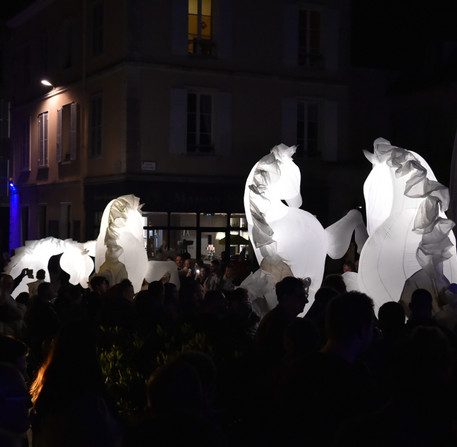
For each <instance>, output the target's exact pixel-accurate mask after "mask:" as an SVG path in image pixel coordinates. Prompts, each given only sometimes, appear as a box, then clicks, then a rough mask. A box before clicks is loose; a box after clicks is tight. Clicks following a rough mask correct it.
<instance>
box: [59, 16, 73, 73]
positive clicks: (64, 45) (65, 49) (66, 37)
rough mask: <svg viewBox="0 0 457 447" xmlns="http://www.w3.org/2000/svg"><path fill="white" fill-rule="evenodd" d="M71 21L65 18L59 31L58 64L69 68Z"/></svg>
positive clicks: (71, 42)
mask: <svg viewBox="0 0 457 447" xmlns="http://www.w3.org/2000/svg"><path fill="white" fill-rule="evenodd" d="M73 35H74V32H73V22H72V20H71V19H68V18H67V19H65V20H64V21H63V23H62V25H61V31H60V66H61V68H64V69H65V68H70V67H71V66H72V65H73Z"/></svg>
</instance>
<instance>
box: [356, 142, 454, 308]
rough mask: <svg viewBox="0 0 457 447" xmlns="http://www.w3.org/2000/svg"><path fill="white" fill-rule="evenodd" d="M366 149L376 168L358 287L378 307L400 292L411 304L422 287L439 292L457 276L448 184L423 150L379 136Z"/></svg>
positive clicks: (368, 194) (369, 182)
mask: <svg viewBox="0 0 457 447" xmlns="http://www.w3.org/2000/svg"><path fill="white" fill-rule="evenodd" d="M364 153H365V156H366V157H367V159H368V160H369V161H371V163H372V164H373V169H372V171H371V173H370V174H369V176H368V177H367V179H366V181H365V184H364V196H365V201H366V215H367V230H368V234H369V238H368V240H367V241H366V242H365V245H364V246H363V249H362V252H361V255H360V260H359V272H358V277H357V282H358V288H359V290H361V291H363V292H365V293H366V294H367V295H369V296H370V297H372V298H373V300H374V301H375V304H376V305H377V307H379V306H381V305H382V304H383V303H385V302H387V301H398V300H399V299H400V296H402V301H405V304H408V302H409V300H410V296H411V293H412V291H413V290H414V289H416V288H419V287H420V288H425V289H428V290H429V291H430V292H431V293H432V295H433V296H434V297H436V296H437V295H438V293H439V292H440V291H441V290H442V289H443V288H446V287H447V286H448V285H449V284H450V282H455V281H456V280H457V257H456V250H455V237H454V234H453V233H452V231H451V230H452V227H453V226H454V222H453V221H452V220H450V219H448V218H447V217H446V214H445V211H446V210H447V208H448V204H449V190H448V188H447V187H445V186H443V185H442V184H441V183H439V182H438V181H437V180H436V177H435V175H434V174H433V172H432V170H431V168H430V166H429V165H428V164H427V162H426V161H425V160H424V159H423V158H422V157H421V156H420V155H419V154H417V153H415V152H412V151H409V150H406V149H402V148H398V147H395V146H392V145H391V144H390V142H389V141H387V140H384V139H382V138H378V139H377V140H375V142H374V153H369V152H366V151H364ZM434 305H435V310H438V309H437V305H436V303H434ZM405 310H406V311H407V305H405Z"/></svg>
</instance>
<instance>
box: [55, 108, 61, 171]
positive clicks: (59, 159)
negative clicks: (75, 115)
mask: <svg viewBox="0 0 457 447" xmlns="http://www.w3.org/2000/svg"><path fill="white" fill-rule="evenodd" d="M62 115H63V109H58V110H57V139H56V156H57V163H61V162H62Z"/></svg>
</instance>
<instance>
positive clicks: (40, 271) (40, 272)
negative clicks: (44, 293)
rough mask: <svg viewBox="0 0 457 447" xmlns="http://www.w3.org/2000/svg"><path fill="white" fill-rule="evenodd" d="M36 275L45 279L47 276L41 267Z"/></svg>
mask: <svg viewBox="0 0 457 447" xmlns="http://www.w3.org/2000/svg"><path fill="white" fill-rule="evenodd" d="M36 277H37V279H42V280H44V278H45V277H46V272H45V271H44V270H43V269H40V270H38V271H37V272H36Z"/></svg>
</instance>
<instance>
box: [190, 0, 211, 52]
mask: <svg viewBox="0 0 457 447" xmlns="http://www.w3.org/2000/svg"><path fill="white" fill-rule="evenodd" d="M211 3H212V0H188V16H187V17H188V25H187V31H188V49H189V54H203V55H206V56H209V55H211V54H212V52H213V42H212V40H211V38H212V23H211V13H212V11H211V8H212V4H211Z"/></svg>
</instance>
